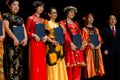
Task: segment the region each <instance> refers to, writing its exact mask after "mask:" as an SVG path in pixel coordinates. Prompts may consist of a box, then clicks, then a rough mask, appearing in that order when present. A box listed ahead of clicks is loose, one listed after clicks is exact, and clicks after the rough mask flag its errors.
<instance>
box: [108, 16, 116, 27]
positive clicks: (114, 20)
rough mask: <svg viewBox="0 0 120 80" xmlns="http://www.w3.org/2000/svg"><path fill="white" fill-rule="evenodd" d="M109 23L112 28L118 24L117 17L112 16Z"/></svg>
mask: <svg viewBox="0 0 120 80" xmlns="http://www.w3.org/2000/svg"><path fill="white" fill-rule="evenodd" d="M108 22H109V25H110V26H115V25H116V23H117V19H116V17H115V16H114V15H110V17H109V21H108Z"/></svg>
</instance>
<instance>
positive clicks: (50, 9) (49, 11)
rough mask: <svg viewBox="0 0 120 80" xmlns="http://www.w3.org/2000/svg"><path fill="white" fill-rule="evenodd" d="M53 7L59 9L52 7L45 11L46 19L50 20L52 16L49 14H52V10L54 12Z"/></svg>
mask: <svg viewBox="0 0 120 80" xmlns="http://www.w3.org/2000/svg"><path fill="white" fill-rule="evenodd" d="M53 9H55V10H57V9H56V8H55V7H50V8H49V9H48V11H47V12H46V13H45V16H46V19H48V20H49V19H50V17H49V16H48V14H51V12H52V10H53Z"/></svg>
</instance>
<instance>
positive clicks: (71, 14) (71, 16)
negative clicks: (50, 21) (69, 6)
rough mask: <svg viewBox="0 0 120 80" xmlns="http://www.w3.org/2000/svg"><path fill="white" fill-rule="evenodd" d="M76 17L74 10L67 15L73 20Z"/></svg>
mask: <svg viewBox="0 0 120 80" xmlns="http://www.w3.org/2000/svg"><path fill="white" fill-rule="evenodd" d="M74 16H75V12H74V10H70V11H68V13H67V17H68V18H70V19H73V18H74Z"/></svg>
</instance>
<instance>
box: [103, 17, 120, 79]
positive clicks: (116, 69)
mask: <svg viewBox="0 0 120 80" xmlns="http://www.w3.org/2000/svg"><path fill="white" fill-rule="evenodd" d="M108 23H109V25H108V26H106V27H104V29H103V31H104V34H103V41H104V54H105V56H104V65H105V71H106V79H105V80H120V30H119V28H118V26H116V23H117V19H116V16H115V15H110V16H109V19H108Z"/></svg>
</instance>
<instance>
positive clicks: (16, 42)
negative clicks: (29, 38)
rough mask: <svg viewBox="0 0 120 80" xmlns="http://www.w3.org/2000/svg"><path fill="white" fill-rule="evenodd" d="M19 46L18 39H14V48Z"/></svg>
mask: <svg viewBox="0 0 120 80" xmlns="http://www.w3.org/2000/svg"><path fill="white" fill-rule="evenodd" d="M18 45H19V40H18V39H17V38H16V39H14V46H18Z"/></svg>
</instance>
